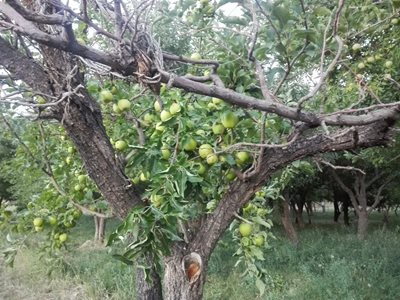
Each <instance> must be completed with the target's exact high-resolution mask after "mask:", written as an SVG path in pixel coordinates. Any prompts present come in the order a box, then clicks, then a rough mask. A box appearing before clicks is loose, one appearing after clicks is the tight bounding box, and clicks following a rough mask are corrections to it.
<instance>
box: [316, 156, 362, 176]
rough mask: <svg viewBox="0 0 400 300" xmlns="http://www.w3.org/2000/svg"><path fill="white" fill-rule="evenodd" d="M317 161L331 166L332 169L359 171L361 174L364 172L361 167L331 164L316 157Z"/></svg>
mask: <svg viewBox="0 0 400 300" xmlns="http://www.w3.org/2000/svg"><path fill="white" fill-rule="evenodd" d="M317 161H318V162H320V163H322V164H324V165H326V166H328V167H330V168H332V169H333V170H347V171H354V172H359V173H361V174H363V175H365V174H366V173H365V171H364V170H361V169H359V168H356V167H350V166H338V165H333V164H331V163H330V162H328V161H326V160H321V159H318V160H317Z"/></svg>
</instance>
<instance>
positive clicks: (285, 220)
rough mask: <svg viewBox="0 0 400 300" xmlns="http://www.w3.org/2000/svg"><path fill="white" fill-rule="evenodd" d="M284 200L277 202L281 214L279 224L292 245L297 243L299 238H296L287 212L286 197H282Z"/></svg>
mask: <svg viewBox="0 0 400 300" xmlns="http://www.w3.org/2000/svg"><path fill="white" fill-rule="evenodd" d="M284 198H285V200H282V201H279V210H280V212H281V222H282V225H283V228H284V229H285V233H286V236H287V237H288V239H289V240H290V242H291V243H292V244H294V245H297V244H298V243H299V238H298V236H297V232H296V229H295V228H294V226H293V224H292V220H291V218H290V211H289V203H288V200H287V196H284Z"/></svg>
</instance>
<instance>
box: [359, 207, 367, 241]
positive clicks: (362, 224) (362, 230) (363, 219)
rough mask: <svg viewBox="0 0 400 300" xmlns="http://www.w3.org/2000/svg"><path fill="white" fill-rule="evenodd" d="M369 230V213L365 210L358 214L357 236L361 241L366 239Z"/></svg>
mask: <svg viewBox="0 0 400 300" xmlns="http://www.w3.org/2000/svg"><path fill="white" fill-rule="evenodd" d="M367 230H368V212H367V211H366V210H364V209H362V210H360V212H359V213H358V223H357V236H358V238H359V239H365V237H366V235H367Z"/></svg>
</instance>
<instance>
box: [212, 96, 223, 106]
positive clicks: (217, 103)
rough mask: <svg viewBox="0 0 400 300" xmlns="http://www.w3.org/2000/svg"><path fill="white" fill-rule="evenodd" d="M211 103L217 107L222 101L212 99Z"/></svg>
mask: <svg viewBox="0 0 400 300" xmlns="http://www.w3.org/2000/svg"><path fill="white" fill-rule="evenodd" d="M211 100H212V103H214V104H215V105H219V104H221V103H223V102H224V101H223V100H221V99H219V98H212V99H211Z"/></svg>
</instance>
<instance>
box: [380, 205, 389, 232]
mask: <svg viewBox="0 0 400 300" xmlns="http://www.w3.org/2000/svg"><path fill="white" fill-rule="evenodd" d="M389 210H390V205H384V207H383V209H382V212H383V218H382V223H383V229H386V228H387V227H388V225H389Z"/></svg>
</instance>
